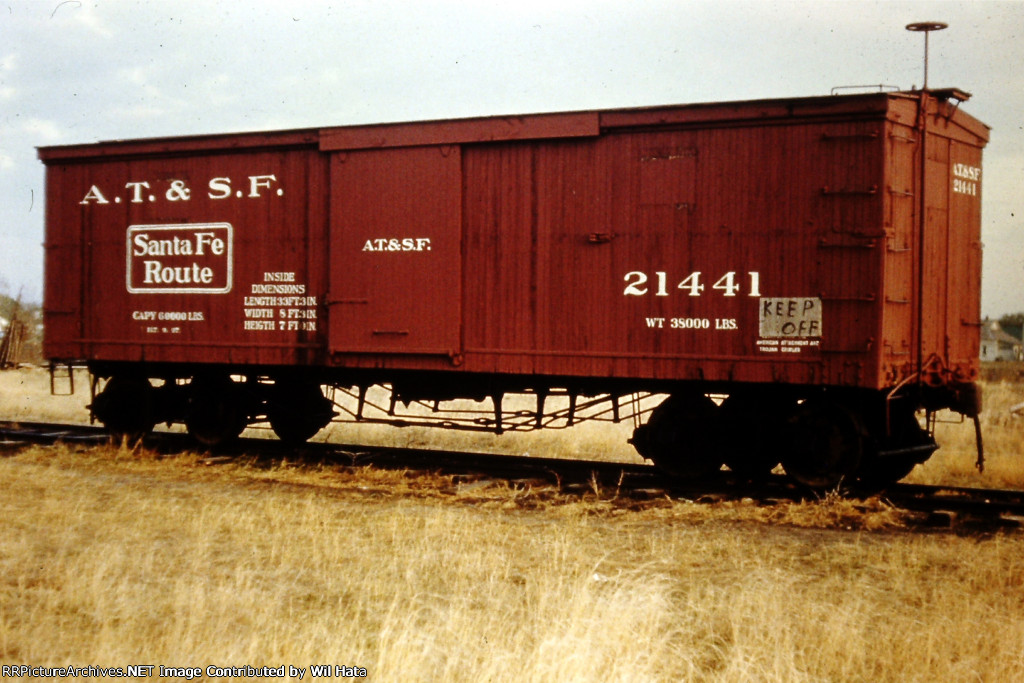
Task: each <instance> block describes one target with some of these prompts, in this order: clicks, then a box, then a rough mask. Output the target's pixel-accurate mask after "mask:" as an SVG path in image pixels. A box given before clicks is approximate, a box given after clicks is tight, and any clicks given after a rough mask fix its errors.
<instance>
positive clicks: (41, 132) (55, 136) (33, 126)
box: [21, 118, 64, 143]
mask: <svg viewBox="0 0 1024 683" xmlns="http://www.w3.org/2000/svg"><path fill="white" fill-rule="evenodd" d="M21 130H22V131H23V132H24V133H26V134H27V135H29V136H30V138H31V139H34V140H37V141H39V142H47V143H55V142H60V141H61V140H62V139H63V138H64V131H63V129H62V128H61V126H60V124H58V123H57V122H55V121H50V120H47V119H40V118H30V119H28V120H26V121H25V122H24V123H22V124H21Z"/></svg>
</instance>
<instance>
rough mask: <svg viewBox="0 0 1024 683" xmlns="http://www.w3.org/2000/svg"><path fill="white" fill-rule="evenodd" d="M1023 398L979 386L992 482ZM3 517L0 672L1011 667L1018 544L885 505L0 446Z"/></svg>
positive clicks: (1013, 465) (508, 675)
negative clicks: (0, 451) (18, 668)
mask: <svg viewBox="0 0 1024 683" xmlns="http://www.w3.org/2000/svg"><path fill="white" fill-rule="evenodd" d="M13 376H14V377H18V376H17V375H13ZM9 377H12V375H10V374H8V373H4V375H3V377H2V378H0V379H2V381H4V382H8V381H10V380H9V379H8V378H9ZM19 381H21V380H20V379H19ZM9 386H10V385H5V387H9ZM1018 392H1019V385H1010V386H1006V387H1004V386H1001V385H994V386H989V387H987V394H988V395H987V397H986V398H987V406H988V412H987V414H986V418H985V419H986V430H987V433H988V434H989V441H990V448H989V453H990V465H989V472H988V473H987V474H986V477H991V478H992V480H993V481H995V480H996V477H998V481H1000V482H1003V483H1005V484H1008V485H1009V484H1012V483H1013V482H1018V483H1017V484H1016V485H1017V486H1020V483H1019V482H1021V481H1022V479H1021V478H1020V475H1019V472H1020V469H1019V465H1018V464H1017V462H1018V461H1017V456H1018V455H1019V449H1020V442H1021V440H1020V438H1019V436H1020V420H1019V419H1018V418H1013V417H1010V416H1009V415H1007V414H1004V411H1001V410H1000V409H999V406H1001V405H1003V404H1006V405H1012V404H1013V403H1014V402H1019V400H1018V399H1017V398H1016V397H1017V396H1019V393H1018ZM3 395H4V398H3V399H2V400H0V408H2V409H3V410H5V411H6V410H8V409H9V408H10V407H11V406H16V407H17V410H24V408H23V407H18V406H23V405H24V402H23V401H22V399H18V398H12V397H11V395H10V393H9V392H7V391H5V392H4V394H3ZM60 400H63V401H66V400H67V399H60ZM31 405H32V406H40V405H42V402H36V401H35V399H33V400H32V403H31ZM8 414H9V413H8ZM28 417H36V418H37V419H38V413H37V412H33V413H31V414H30V415H28V416H26V417H24V418H22V419H27V418H28ZM50 419H56V418H50ZM947 429H949V428H948V427H947ZM955 429H963V428H961V427H956V428H954V430H955ZM944 431H945V430H944ZM943 437H947V445H946V446H945V447H944V448H943V450H942V451H940V455H939V456H936V460H935V462H934V463H933V462H930V463H929V464H928V465H927V466H926V467H924V468H919V469H920V470H921V471H920V472H915V474H914V477H915V478H923V479H928V478H929V477H932V478H940V479H942V478H945V479H950V480H955V479H957V478H958V477H959V476H960V475H959V474H958V472H960V470H958V469H956V468H957V467H961V464H960V463H961V462H963V463H965V464H964V465H963V469H964V470H965V471H964V472H963V474H964V475H965V476H966V475H967V474H970V472H971V470H970V468H971V467H972V463H973V456H972V455H971V450H972V449H973V446H972V444H971V439H962V443H959V444H958V442H956V441H955V440H954V442H953V443H952V445H950V443H949V441H948V435H947V434H944V433H940V438H943ZM601 438H604V437H599V438H598V439H597V440H596V442H595V443H598V444H599V443H600V440H601ZM956 438H961V437H956ZM972 438H973V436H972ZM450 445H451V444H449V446H450ZM586 448H590V449H592V450H600V446H599V445H598V446H586ZM544 454H547V453H544ZM954 463H955V464H954ZM1000 472H1001V474H997V473H1000ZM947 483H953V482H947ZM969 483H971V484H974V485H979V484H980V482H979V480H978V478H977V476H976V475H975V474H971V479H970V480H969ZM0 506H2V509H4V511H5V512H4V518H3V519H4V533H3V534H2V535H0V663H4V664H20V663H29V664H36V665H42V664H48V665H67V664H75V665H87V664H93V665H113V666H124V665H126V664H129V663H140V662H141V663H153V664H164V665H174V666H205V665H207V664H217V665H221V666H227V665H244V664H250V665H255V666H262V665H268V666H277V665H280V664H293V665H296V666H302V667H306V666H309V665H310V664H319V663H326V664H346V665H350V666H354V665H358V666H362V667H365V668H366V669H367V670H368V673H369V678H370V679H371V680H378V681H399V680H401V681H407V680H454V681H480V680H493V681H503V680H538V681H544V680H559V681H561V680H623V681H626V680H628V681H638V680H639V681H670V680H671V681H675V680H693V681H751V680H756V681H847V680H858V681H859V680H871V681H929V682H930V681H936V680H942V681H974V680H987V681H1013V680H1024V654H1022V652H1021V648H1020V643H1021V642H1024V537H1022V536H1021V535H1020V534H990V535H982V536H960V535H957V534H955V533H951V532H938V533H937V532H921V531H912V530H908V529H907V527H906V524H905V522H906V520H905V518H904V517H903V516H902V514H901V513H899V512H898V511H895V510H893V509H891V508H889V507H888V506H886V505H885V504H884V503H883V502H881V501H878V500H874V501H868V502H867V503H853V502H850V501H846V500H843V499H841V498H838V497H835V496H828V497H826V498H825V499H823V500H822V501H818V502H814V503H802V504H790V505H774V506H760V505H757V504H755V503H754V502H752V501H732V502H724V503H717V504H712V505H702V504H695V503H691V502H687V501H671V500H665V499H663V500H654V501H646V502H638V501H631V500H628V499H622V498H620V497H617V496H616V493H615V491H614V490H612V489H602V488H601V487H598V486H594V487H592V489H591V490H590V491H589V492H587V493H586V494H584V495H571V496H570V495H566V494H564V493H562V492H559V491H557V490H555V489H552V488H547V487H534V488H530V487H527V486H517V485H514V484H511V483H508V482H490V481H481V482H473V483H468V484H467V483H459V482H457V481H455V480H453V479H452V478H450V477H444V476H440V475H413V474H412V473H409V472H401V471H382V470H377V469H373V468H368V467H362V468H341V467H331V466H327V465H319V466H302V465H298V464H291V463H287V462H277V463H272V464H269V465H268V464H267V463H260V462H255V461H252V462H246V461H245V460H240V461H237V462H231V463H225V464H219V465H214V466H209V465H206V464H204V460H203V458H202V457H201V456H199V455H197V454H190V453H186V454H182V455H179V456H174V457H169V458H162V457H159V456H157V455H156V454H154V453H152V452H149V451H146V450H144V449H137V450H134V451H132V450H128V449H113V448H109V447H108V448H88V449H84V448H76V447H67V446H57V447H52V448H32V449H27V450H24V451H19V452H13V453H9V454H8V455H7V457H4V458H2V459H0ZM308 676H309V674H308V673H307V680H308Z"/></svg>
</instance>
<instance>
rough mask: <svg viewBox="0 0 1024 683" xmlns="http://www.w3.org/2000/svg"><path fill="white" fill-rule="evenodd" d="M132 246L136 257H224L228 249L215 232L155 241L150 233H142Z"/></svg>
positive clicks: (136, 237) (133, 239) (134, 238)
mask: <svg viewBox="0 0 1024 683" xmlns="http://www.w3.org/2000/svg"><path fill="white" fill-rule="evenodd" d="M193 240H194V241H193ZM132 244H133V245H134V246H133V249H132V254H133V255H135V256H193V255H195V256H205V255H207V253H210V254H213V255H215V256H222V255H223V254H224V250H225V249H226V248H227V247H226V245H225V243H224V240H223V239H221V238H220V237H218V236H217V235H216V233H213V232H195V233H192V234H191V235H189V236H188V237H187V238H182V237H179V236H177V235H175V236H173V237H169V238H161V239H153V238H151V237H150V236H149V233H145V232H140V233H138V234H136V235H135V236H134V237H132Z"/></svg>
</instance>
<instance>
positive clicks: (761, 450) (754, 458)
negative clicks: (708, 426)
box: [719, 394, 790, 479]
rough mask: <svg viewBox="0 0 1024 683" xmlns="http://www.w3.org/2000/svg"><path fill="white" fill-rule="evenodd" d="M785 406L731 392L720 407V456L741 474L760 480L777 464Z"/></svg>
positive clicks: (784, 419)
mask: <svg viewBox="0 0 1024 683" xmlns="http://www.w3.org/2000/svg"><path fill="white" fill-rule="evenodd" d="M789 412H790V411H789V405H788V404H787V403H785V402H784V401H776V402H770V403H769V402H765V401H763V400H759V399H757V398H755V397H753V396H748V395H744V394H733V395H731V396H729V398H727V399H725V401H724V402H723V403H722V405H721V407H720V414H721V419H720V421H719V424H720V427H719V431H720V433H721V448H722V459H723V460H724V461H725V465H726V467H728V468H729V469H730V470H732V471H733V472H734V473H736V474H737V475H739V476H741V477H746V478H749V479H764V478H765V477H767V476H768V475H769V474H771V471H772V470H773V469H775V466H776V465H778V464H779V442H780V441H781V437H782V433H783V431H784V425H785V422H786V417H787V416H788V413H789Z"/></svg>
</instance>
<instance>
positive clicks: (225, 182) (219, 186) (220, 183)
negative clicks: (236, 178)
mask: <svg viewBox="0 0 1024 683" xmlns="http://www.w3.org/2000/svg"><path fill="white" fill-rule="evenodd" d="M207 187H209V192H207V193H206V196H207V197H209V198H210V199H227V198H228V197H230V196H231V178H227V177H224V178H211V179H210V184H209V185H208V186H207Z"/></svg>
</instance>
